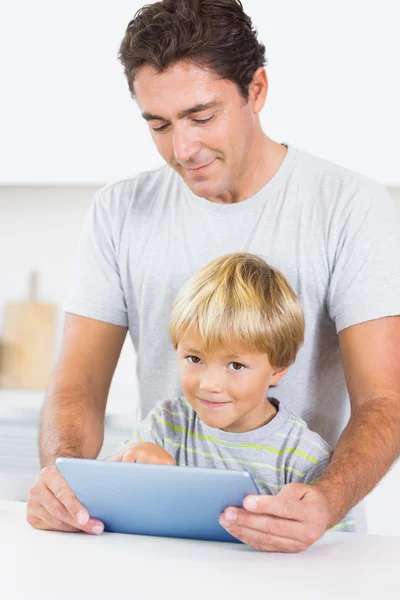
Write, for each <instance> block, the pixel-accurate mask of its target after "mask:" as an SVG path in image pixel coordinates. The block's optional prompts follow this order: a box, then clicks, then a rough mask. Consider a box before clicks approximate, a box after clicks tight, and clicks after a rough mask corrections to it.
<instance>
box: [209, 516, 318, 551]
mask: <svg viewBox="0 0 400 600" xmlns="http://www.w3.org/2000/svg"><path fill="white" fill-rule="evenodd" d="M221 524H222V523H221ZM225 529H226V530H227V531H228V532H229V533H230V534H231V535H233V537H235V538H237V539H238V540H240V541H241V542H243V543H244V544H248V545H249V546H252V547H253V548H255V549H256V550H262V551H263V552H289V553H292V552H300V551H301V550H305V549H306V548H307V547H308V545H307V544H305V543H302V542H300V541H299V540H292V539H290V538H286V537H280V536H276V535H273V534H271V533H268V532H265V531H257V530H255V529H250V528H249V527H242V526H240V525H236V524H235V525H231V526H229V527H228V528H226V527H225Z"/></svg>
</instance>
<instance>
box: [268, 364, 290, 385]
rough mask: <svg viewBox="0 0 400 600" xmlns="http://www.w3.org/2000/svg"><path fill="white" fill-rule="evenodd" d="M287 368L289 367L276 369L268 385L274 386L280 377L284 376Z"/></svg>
mask: <svg viewBox="0 0 400 600" xmlns="http://www.w3.org/2000/svg"><path fill="white" fill-rule="evenodd" d="M288 368H289V367H282V368H281V369H276V371H274V372H273V373H272V377H271V383H270V385H276V384H277V383H278V382H279V381H280V380H281V379H282V377H283V376H284V375H286V373H287V371H288Z"/></svg>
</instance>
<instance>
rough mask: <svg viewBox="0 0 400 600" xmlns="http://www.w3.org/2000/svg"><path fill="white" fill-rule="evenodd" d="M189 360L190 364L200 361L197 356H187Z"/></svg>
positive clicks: (196, 363)
mask: <svg viewBox="0 0 400 600" xmlns="http://www.w3.org/2000/svg"><path fill="white" fill-rule="evenodd" d="M187 358H188V359H189V362H191V363H192V364H195V365H198V364H199V362H201V359H200V358H199V357H198V356H188V357H187Z"/></svg>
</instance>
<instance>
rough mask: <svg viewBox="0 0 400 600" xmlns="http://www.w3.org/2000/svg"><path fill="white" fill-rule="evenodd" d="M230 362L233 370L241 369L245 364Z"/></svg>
mask: <svg viewBox="0 0 400 600" xmlns="http://www.w3.org/2000/svg"><path fill="white" fill-rule="evenodd" d="M230 364H231V365H232V367H233V370H234V371H242V369H244V368H245V366H244V365H242V363H238V362H231V363H230Z"/></svg>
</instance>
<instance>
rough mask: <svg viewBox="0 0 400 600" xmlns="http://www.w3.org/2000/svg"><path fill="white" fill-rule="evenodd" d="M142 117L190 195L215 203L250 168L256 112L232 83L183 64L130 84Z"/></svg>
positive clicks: (143, 73)
mask: <svg viewBox="0 0 400 600" xmlns="http://www.w3.org/2000/svg"><path fill="white" fill-rule="evenodd" d="M134 88H135V96H136V100H137V102H138V105H139V108H140V110H141V112H142V116H143V117H144V118H145V119H146V120H147V121H148V124H149V128H150V133H151V135H152V137H153V139H154V142H155V144H156V146H157V149H158V151H159V153H160V154H161V156H162V157H163V159H164V160H165V161H166V162H167V163H168V164H169V165H170V166H171V167H172V168H173V169H175V171H177V173H179V175H180V176H181V177H182V178H183V179H184V181H185V182H186V184H187V185H188V187H189V188H190V189H191V190H192V192H193V193H194V194H196V195H197V196H200V197H203V198H209V199H215V200H216V201H218V199H217V196H219V195H220V194H222V193H224V192H226V191H230V190H234V189H235V183H236V182H237V180H238V179H239V178H240V177H241V176H243V173H246V171H247V170H248V163H249V161H251V156H250V148H251V145H252V142H253V138H254V126H255V116H256V115H255V114H254V112H253V110H252V103H251V101H250V102H248V103H246V102H245V100H244V98H243V97H242V96H241V94H240V92H239V90H238V88H237V86H236V84H234V83H233V82H231V81H228V80H226V79H218V76H217V75H216V74H215V73H212V72H210V71H205V70H203V69H201V68H200V67H198V66H196V65H194V64H190V63H187V62H183V61H182V62H179V63H176V64H175V65H173V66H171V67H170V68H169V69H167V71H165V72H164V73H161V74H157V73H156V72H155V71H154V70H153V69H152V67H149V66H144V67H142V68H141V69H140V70H139V72H138V74H137V76H136V79H135V82H134Z"/></svg>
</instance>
